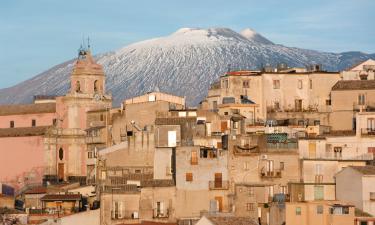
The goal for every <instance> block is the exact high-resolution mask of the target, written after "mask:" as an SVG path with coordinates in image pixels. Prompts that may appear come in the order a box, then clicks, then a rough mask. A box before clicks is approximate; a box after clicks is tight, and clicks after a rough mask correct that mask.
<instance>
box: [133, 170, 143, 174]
mask: <svg viewBox="0 0 375 225" xmlns="http://www.w3.org/2000/svg"><path fill="white" fill-rule="evenodd" d="M134 172H135V173H137V174H140V173H141V172H142V171H141V170H140V169H136V170H135V171H134Z"/></svg>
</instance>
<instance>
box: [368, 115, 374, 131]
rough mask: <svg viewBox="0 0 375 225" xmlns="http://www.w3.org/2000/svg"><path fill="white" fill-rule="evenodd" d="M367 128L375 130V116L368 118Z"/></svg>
mask: <svg viewBox="0 0 375 225" xmlns="http://www.w3.org/2000/svg"><path fill="white" fill-rule="evenodd" d="M367 130H368V131H375V119H374V118H367Z"/></svg>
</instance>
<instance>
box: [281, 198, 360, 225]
mask: <svg viewBox="0 0 375 225" xmlns="http://www.w3.org/2000/svg"><path fill="white" fill-rule="evenodd" d="M285 214H286V215H285V224H288V225H289V224H298V225H309V224H311V225H352V224H353V223H354V217H355V216H354V206H353V205H348V204H344V203H342V202H337V201H313V202H287V203H286V206H285Z"/></svg>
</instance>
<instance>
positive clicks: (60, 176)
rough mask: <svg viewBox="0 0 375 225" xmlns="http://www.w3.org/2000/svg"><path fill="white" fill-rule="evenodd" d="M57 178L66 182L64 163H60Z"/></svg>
mask: <svg viewBox="0 0 375 225" xmlns="http://www.w3.org/2000/svg"><path fill="white" fill-rule="evenodd" d="M57 176H58V178H59V180H60V181H61V180H64V163H59V165H58V174H57Z"/></svg>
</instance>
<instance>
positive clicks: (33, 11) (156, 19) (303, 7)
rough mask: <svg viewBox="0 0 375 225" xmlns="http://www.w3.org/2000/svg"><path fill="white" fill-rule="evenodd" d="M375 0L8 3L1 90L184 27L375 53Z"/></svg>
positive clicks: (0, 2)
mask: <svg viewBox="0 0 375 225" xmlns="http://www.w3.org/2000/svg"><path fill="white" fill-rule="evenodd" d="M374 9H375V1H374V0H316V1H307V0H295V1H290V0H262V1H252V0H247V1H246V0H238V1H236V0H207V1H206V0H181V1H180V0H148V1H146V0H134V1H130V0H87V1H84V0H60V1H57V0H0V88H3V87H8V86H11V85H14V84H16V83H18V82H20V81H23V80H26V79H28V78H31V77H32V76H34V75H36V74H38V73H40V72H43V71H45V70H46V69H48V68H50V67H51V66H54V65H56V64H59V63H61V62H63V61H66V60H68V59H72V58H74V57H75V56H76V54H77V49H78V47H79V45H80V43H81V41H82V37H83V36H84V35H85V36H87V35H89V36H90V38H91V42H92V46H93V50H94V53H101V52H106V51H109V50H115V49H117V48H120V47H122V46H125V45H127V44H129V43H132V42H136V41H139V40H144V39H149V38H153V37H158V36H165V35H168V34H170V33H173V32H174V31H175V30H177V29H179V28H181V27H203V28H207V27H228V28H231V29H233V30H236V31H240V30H242V29H243V28H246V27H250V28H253V29H254V30H256V31H257V32H258V33H260V34H262V35H263V36H265V37H266V38H268V39H270V40H271V41H273V42H274V43H278V44H283V45H286V46H295V47H301V48H309V49H315V50H321V51H332V52H342V51H353V50H357V51H363V52H367V53H374V52H375V29H374V28H375V24H374V21H375V11H374Z"/></svg>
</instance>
